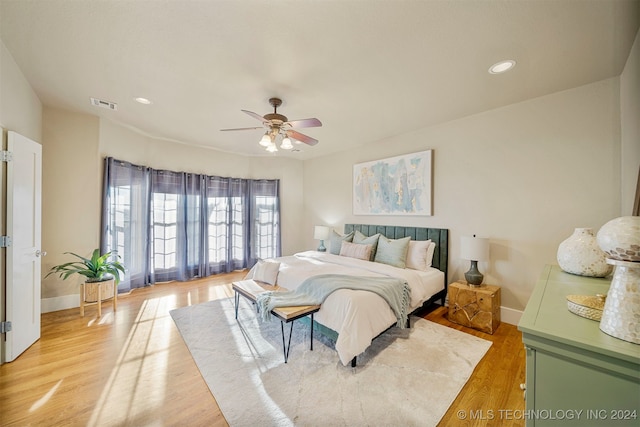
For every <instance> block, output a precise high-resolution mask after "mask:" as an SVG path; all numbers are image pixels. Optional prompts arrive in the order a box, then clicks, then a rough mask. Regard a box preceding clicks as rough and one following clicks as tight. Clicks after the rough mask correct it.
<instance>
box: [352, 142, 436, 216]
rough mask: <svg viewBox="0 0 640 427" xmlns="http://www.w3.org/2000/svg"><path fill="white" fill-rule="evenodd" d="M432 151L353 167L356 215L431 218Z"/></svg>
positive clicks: (354, 211)
mask: <svg viewBox="0 0 640 427" xmlns="http://www.w3.org/2000/svg"><path fill="white" fill-rule="evenodd" d="M432 159H433V150H427V151H420V152H418V153H412V154H405V155H402V156H396V157H390V158H387V159H381V160H374V161H371V162H366V163H358V164H355V165H354V166H353V214H354V215H423V216H430V215H432V196H431V194H432V184H431V176H432V163H433V160H432Z"/></svg>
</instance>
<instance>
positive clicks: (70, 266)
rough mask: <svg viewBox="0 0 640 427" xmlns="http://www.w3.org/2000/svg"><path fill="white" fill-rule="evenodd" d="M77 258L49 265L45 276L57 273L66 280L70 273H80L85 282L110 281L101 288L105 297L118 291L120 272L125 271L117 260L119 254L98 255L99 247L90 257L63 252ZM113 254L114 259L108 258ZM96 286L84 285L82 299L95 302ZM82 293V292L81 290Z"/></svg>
mask: <svg viewBox="0 0 640 427" xmlns="http://www.w3.org/2000/svg"><path fill="white" fill-rule="evenodd" d="M65 254H70V255H73V256H75V257H76V258H78V259H79V261H72V262H66V263H64V264H60V265H55V266H53V267H51V271H49V274H47V275H46V276H45V278H46V277H49V276H50V275H51V274H58V275H60V277H61V278H62V280H66V279H68V278H69V276H71V275H72V274H76V273H77V274H80V275H81V276H85V277H86V279H85V284H94V285H98V284H102V282H109V281H110V282H111V285H108V284H107V286H105V287H104V288H103V289H104V290H105V291H106V292H104V295H108V296H107V297H106V298H102V299H107V298H111V297H113V296H115V295H116V293H117V292H118V283H120V273H123V274H124V272H125V270H124V266H123V265H122V263H120V261H118V258H119V256H118V255H116V254H115V253H113V252H107V253H105V254H104V255H100V249H95V250H94V251H93V254H92V255H91V258H85V257H81V256H80V255H78V254H75V253H73V252H65ZM112 256H115V259H110V258H112ZM97 289H98V286H86V287H84V289H83V290H84V295H80V297H81V298H82V299H83V301H86V302H96V301H98V296H97ZM81 293H82V292H81Z"/></svg>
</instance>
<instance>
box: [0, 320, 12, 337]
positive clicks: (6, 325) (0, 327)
mask: <svg viewBox="0 0 640 427" xmlns="http://www.w3.org/2000/svg"><path fill="white" fill-rule="evenodd" d="M10 331H11V322H0V334H6V333H7V332H10Z"/></svg>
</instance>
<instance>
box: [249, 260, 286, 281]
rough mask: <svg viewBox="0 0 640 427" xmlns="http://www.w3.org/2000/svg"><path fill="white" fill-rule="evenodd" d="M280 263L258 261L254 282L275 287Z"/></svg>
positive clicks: (254, 272)
mask: <svg viewBox="0 0 640 427" xmlns="http://www.w3.org/2000/svg"><path fill="white" fill-rule="evenodd" d="M279 270H280V263H279V262H276V261H258V263H257V264H256V266H255V269H254V271H253V280H257V281H259V282H265V283H268V284H270V285H275V284H276V280H277V279H278V271H279Z"/></svg>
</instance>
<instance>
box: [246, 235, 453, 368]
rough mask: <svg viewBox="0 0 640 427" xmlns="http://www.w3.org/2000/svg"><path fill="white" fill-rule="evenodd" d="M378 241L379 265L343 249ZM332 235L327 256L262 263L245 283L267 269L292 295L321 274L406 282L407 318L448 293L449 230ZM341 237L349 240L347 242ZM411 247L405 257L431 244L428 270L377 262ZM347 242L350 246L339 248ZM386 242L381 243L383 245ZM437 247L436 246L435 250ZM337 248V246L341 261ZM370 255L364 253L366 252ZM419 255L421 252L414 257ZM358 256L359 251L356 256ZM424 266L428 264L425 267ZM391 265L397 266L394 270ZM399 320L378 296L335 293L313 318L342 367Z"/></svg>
mask: <svg viewBox="0 0 640 427" xmlns="http://www.w3.org/2000/svg"><path fill="white" fill-rule="evenodd" d="M376 234H379V235H381V236H385V237H386V239H383V238H382V237H380V238H379V239H380V241H381V244H380V247H379V248H377V249H379V250H380V253H379V254H378V259H377V261H375V260H374V259H376V258H374V256H371V257H369V254H366V255H365V256H364V258H365V259H361V258H363V257H362V256H361V257H360V258H358V257H354V256H350V255H351V254H349V253H348V250H346V249H345V248H347V249H355V250H361V249H363V245H367V243H366V242H369V243H370V242H371V241H373V240H375V237H373V238H372V237H371V236H375V235H376ZM349 235H351V236H352V239H353V238H354V237H353V236H357V241H356V243H357V244H354V242H353V241H352V242H348V240H349V238H348V236H349ZM336 236H339V235H338V234H337V233H335V232H334V234H333V237H332V239H331V244H330V248H329V250H328V251H327V252H317V251H306V252H300V253H297V254H295V255H291V256H283V257H279V258H274V259H272V260H264V261H262V262H260V263H258V264H256V266H254V267H253V268H252V269H251V270H250V271H249V273H248V274H247V277H246V278H247V279H251V278H253V279H254V280H260V279H262V276H264V274H265V273H264V271H265V268H266V269H271V270H275V271H272V273H271V274H270V276H271V278H272V281H274V282H275V283H272V284H277V285H279V286H281V287H283V288H286V289H287V290H296V289H297V288H298V287H299V286H300V284H301V283H303V282H304V281H305V280H306V279H309V278H312V277H314V276H320V275H325V274H338V275H347V276H356V277H359V278H362V280H363V281H365V282H366V280H367V278H368V277H391V278H398V279H401V280H402V281H406V283H408V284H409V287H410V301H409V307H408V312H415V311H417V310H419V309H421V308H422V307H424V306H426V305H429V304H431V303H434V302H436V301H438V300H440V301H441V302H442V303H444V298H445V296H446V292H447V283H448V282H447V263H448V257H447V252H448V230H447V229H439V228H422V227H398V226H378V225H366V224H347V225H345V229H344V235H342V236H340V237H339V238H337V237H336ZM344 236H347V237H346V238H345V237H344ZM407 238H410V240H411V241H412V242H413V243H411V250H410V251H409V252H411V253H413V255H415V254H417V253H420V254H422V252H421V248H426V247H427V244H426V243H425V241H427V240H430V241H431V242H432V244H431V250H432V255H431V253H429V255H427V256H428V257H429V258H431V265H430V266H427V265H424V266H421V267H420V268H418V267H416V262H415V260H414V261H413V262H412V263H410V262H409V260H408V259H407V264H409V265H411V266H412V267H414V268H407V267H406V266H405V268H400V267H399V265H402V264H397V263H395V261H392V262H385V261H384V259H381V258H380V257H381V256H382V255H384V253H387V252H388V248H389V245H390V244H391V245H399V244H401V243H403V242H406V240H407ZM343 240H345V241H347V242H348V243H349V244H342V243H341V242H342V241H343ZM382 240H384V242H382ZM433 244H435V245H433ZM336 245H339V246H341V247H340V249H341V250H342V251H343V254H342V255H340V254H339V252H338V250H337V248H336ZM367 249H368V248H367ZM417 251H420V252H417ZM360 252H361V251H360ZM425 262H426V261H425ZM393 264H395V265H393ZM397 322H398V317H397V315H396V313H395V312H394V311H393V310H392V309H391V307H390V306H389V304H388V303H387V301H385V299H383V298H382V297H381V296H379V295H377V294H375V293H373V292H369V291H365V290H354V289H339V290H336V291H334V292H333V293H331V294H330V295H329V296H328V297H326V299H325V300H324V302H323V303H322V306H321V308H320V310H319V311H318V312H317V313H316V315H315V324H316V330H318V331H319V332H321V333H322V334H324V335H326V336H328V337H329V338H331V339H332V340H333V341H335V348H336V351H337V353H338V356H339V358H340V361H341V362H342V363H343V364H344V365H347V364H348V363H351V365H352V366H355V361H356V357H357V356H358V355H359V354H360V353H362V352H363V351H364V350H366V348H367V347H369V346H370V345H371V342H372V340H373V339H374V338H375V337H377V336H378V335H380V334H381V333H383V332H384V331H385V330H387V329H389V328H390V327H392V326H394V325H396V324H397Z"/></svg>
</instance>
